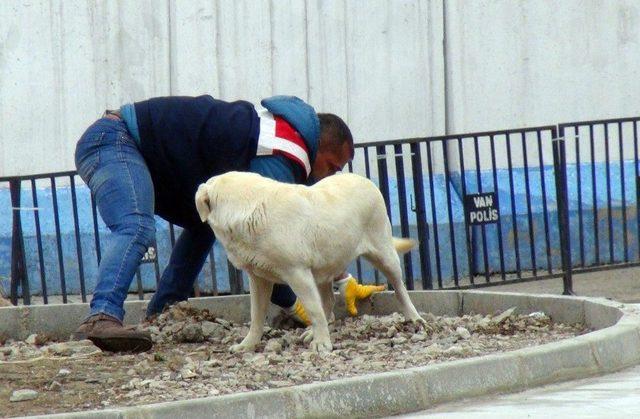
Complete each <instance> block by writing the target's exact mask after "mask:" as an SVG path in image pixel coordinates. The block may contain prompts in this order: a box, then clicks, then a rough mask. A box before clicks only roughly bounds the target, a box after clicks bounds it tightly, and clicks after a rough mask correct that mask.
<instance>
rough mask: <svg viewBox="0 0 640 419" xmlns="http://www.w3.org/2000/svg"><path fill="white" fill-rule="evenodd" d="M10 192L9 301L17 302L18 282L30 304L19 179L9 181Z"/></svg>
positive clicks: (24, 299) (25, 301)
mask: <svg viewBox="0 0 640 419" xmlns="http://www.w3.org/2000/svg"><path fill="white" fill-rule="evenodd" d="M9 190H10V192H11V207H12V213H13V217H12V222H13V228H12V232H11V303H12V304H13V305H17V304H18V284H20V285H21V288H22V300H23V301H24V303H25V304H27V305H29V304H31V293H30V290H29V277H28V276H27V262H26V259H25V255H24V240H23V234H22V220H21V217H20V180H18V179H12V180H10V181H9Z"/></svg>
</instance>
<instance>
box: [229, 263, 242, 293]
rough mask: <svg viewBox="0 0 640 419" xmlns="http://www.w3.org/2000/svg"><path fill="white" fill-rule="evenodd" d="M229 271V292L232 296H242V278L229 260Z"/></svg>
mask: <svg viewBox="0 0 640 419" xmlns="http://www.w3.org/2000/svg"><path fill="white" fill-rule="evenodd" d="M227 269H228V270H229V290H230V292H231V294H242V277H241V276H240V275H239V274H238V270H237V269H236V268H235V266H233V265H232V264H231V262H229V260H228V259H227Z"/></svg>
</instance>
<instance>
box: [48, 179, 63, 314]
mask: <svg viewBox="0 0 640 419" xmlns="http://www.w3.org/2000/svg"><path fill="white" fill-rule="evenodd" d="M49 179H50V180H51V195H52V200H53V217H54V222H55V226H56V246H57V249H58V265H59V267H60V288H61V290H62V302H63V303H65V304H66V303H67V279H66V277H65V273H64V258H63V255H62V237H61V234H60V214H59V211H58V193H57V190H56V178H55V176H53V175H52V176H50V177H49Z"/></svg>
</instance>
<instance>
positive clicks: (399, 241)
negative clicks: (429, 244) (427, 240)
mask: <svg viewBox="0 0 640 419" xmlns="http://www.w3.org/2000/svg"><path fill="white" fill-rule="evenodd" d="M417 244H418V242H417V241H416V240H413V239H405V238H404V237H401V238H398V237H393V247H395V248H396V252H398V254H399V255H401V254H403V253H407V252H408V251H409V250H411V249H413V248H414V247H416V246H417Z"/></svg>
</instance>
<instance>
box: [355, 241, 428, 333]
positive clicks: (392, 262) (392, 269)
mask: <svg viewBox="0 0 640 419" xmlns="http://www.w3.org/2000/svg"><path fill="white" fill-rule="evenodd" d="M363 256H364V257H365V258H366V259H367V260H368V261H369V262H371V264H372V265H373V266H374V267H376V269H378V270H380V271H382V273H383V274H384V276H385V277H386V278H387V280H388V281H389V282H390V283H391V285H393V288H394V290H395V295H396V298H397V299H398V301H399V302H400V305H401V306H402V311H403V312H404V317H405V319H407V320H411V321H413V322H420V323H424V319H422V317H420V315H419V314H418V311H417V310H416V308H415V306H414V305H413V303H412V302H411V299H410V298H409V293H408V292H407V288H406V287H405V286H404V281H402V267H401V266H400V258H399V257H398V254H397V253H396V251H395V249H394V248H393V246H392V245H391V243H389V245H386V246H384V248H383V250H381V251H374V252H370V253H367V254H364V255H363Z"/></svg>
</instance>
